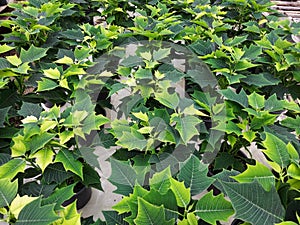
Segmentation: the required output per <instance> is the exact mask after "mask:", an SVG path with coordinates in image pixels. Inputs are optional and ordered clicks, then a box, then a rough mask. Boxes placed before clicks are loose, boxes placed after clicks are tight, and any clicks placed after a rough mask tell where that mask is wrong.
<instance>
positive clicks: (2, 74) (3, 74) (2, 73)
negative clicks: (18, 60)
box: [0, 70, 19, 78]
mask: <svg viewBox="0 0 300 225" xmlns="http://www.w3.org/2000/svg"><path fill="white" fill-rule="evenodd" d="M16 76H19V74H17V73H14V72H12V71H9V70H8V71H0V78H1V77H16Z"/></svg>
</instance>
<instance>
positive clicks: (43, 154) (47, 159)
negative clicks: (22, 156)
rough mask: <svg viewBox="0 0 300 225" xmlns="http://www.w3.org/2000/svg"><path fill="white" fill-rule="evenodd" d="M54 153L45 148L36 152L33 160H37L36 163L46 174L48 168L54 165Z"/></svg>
mask: <svg viewBox="0 0 300 225" xmlns="http://www.w3.org/2000/svg"><path fill="white" fill-rule="evenodd" d="M53 156H54V153H53V151H52V150H51V149H49V148H44V149H42V150H40V151H38V152H36V153H35V154H34V155H33V156H32V158H36V163H37V164H38V165H39V167H40V168H41V169H42V171H43V172H44V171H45V169H46V167H47V166H48V165H49V164H51V163H52V161H53Z"/></svg>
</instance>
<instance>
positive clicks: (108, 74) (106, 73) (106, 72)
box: [99, 70, 114, 77]
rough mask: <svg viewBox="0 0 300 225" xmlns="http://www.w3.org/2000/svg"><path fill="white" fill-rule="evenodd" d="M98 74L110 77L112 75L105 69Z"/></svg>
mask: <svg viewBox="0 0 300 225" xmlns="http://www.w3.org/2000/svg"><path fill="white" fill-rule="evenodd" d="M99 76H100V77H112V76H114V74H113V73H112V72H110V71H107V70H105V71H103V72H102V73H100V74H99Z"/></svg>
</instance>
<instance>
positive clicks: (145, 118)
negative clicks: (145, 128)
mask: <svg viewBox="0 0 300 225" xmlns="http://www.w3.org/2000/svg"><path fill="white" fill-rule="evenodd" d="M132 115H134V116H135V117H136V118H138V119H140V120H142V121H145V122H148V120H149V118H148V116H147V114H146V113H143V112H137V113H135V112H133V113H132Z"/></svg>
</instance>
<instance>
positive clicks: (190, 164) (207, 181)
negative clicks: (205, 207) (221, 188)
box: [178, 155, 214, 196]
mask: <svg viewBox="0 0 300 225" xmlns="http://www.w3.org/2000/svg"><path fill="white" fill-rule="evenodd" d="M207 173H208V166H207V165H204V164H202V163H201V162H200V160H199V158H198V157H196V156H194V155H191V157H190V158H189V159H188V160H186V161H185V162H184V163H182V164H180V170H179V174H178V180H179V181H184V184H185V186H186V187H190V188H191V195H192V196H194V195H197V194H200V193H201V192H203V191H204V190H206V189H207V188H208V187H209V186H210V185H211V184H212V183H213V182H214V179H213V178H210V177H208V176H207Z"/></svg>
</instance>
